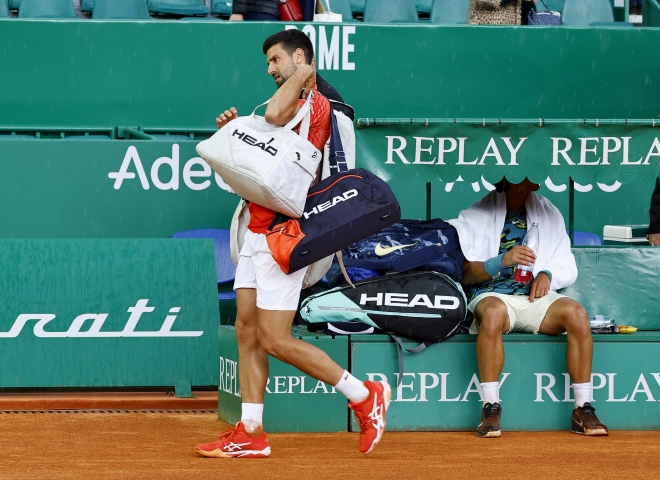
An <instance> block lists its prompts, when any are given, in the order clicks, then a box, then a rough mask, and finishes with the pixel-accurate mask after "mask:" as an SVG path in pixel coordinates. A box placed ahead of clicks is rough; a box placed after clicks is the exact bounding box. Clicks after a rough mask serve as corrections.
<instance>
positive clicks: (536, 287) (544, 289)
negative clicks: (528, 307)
mask: <svg viewBox="0 0 660 480" xmlns="http://www.w3.org/2000/svg"><path fill="white" fill-rule="evenodd" d="M549 291H550V277H549V276H548V274H547V273H545V272H541V273H539V274H538V275H537V277H536V278H535V279H534V281H533V282H532V289H531V290H530V292H529V301H530V302H532V303H533V302H534V299H535V298H541V297H545V296H546V295H547V294H548V292H549Z"/></svg>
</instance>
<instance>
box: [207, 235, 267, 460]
mask: <svg viewBox="0 0 660 480" xmlns="http://www.w3.org/2000/svg"><path fill="white" fill-rule="evenodd" d="M250 240H251V238H250V237H249V236H246V241H245V244H244V247H243V249H242V250H241V257H240V259H239V262H238V267H237V269H236V280H235V282H234V289H235V290H236V323H235V331H236V340H237V343H238V379H239V384H240V386H241V398H242V404H241V421H240V422H239V423H238V424H237V425H236V427H234V428H230V429H228V430H225V431H224V432H222V433H221V434H220V436H219V437H218V440H216V441H214V442H211V443H205V444H200V445H197V447H196V449H195V451H196V452H197V453H198V454H199V455H202V456H205V457H225V458H226V457H239V458H241V457H242V458H263V457H267V456H268V455H270V446H269V445H268V437H267V435H266V434H265V433H264V432H263V428H262V417H263V410H264V391H265V389H266V382H267V381H268V355H267V354H266V353H265V352H264V351H263V349H262V348H261V346H260V345H259V341H258V339H257V326H258V323H257V290H256V288H257V281H256V270H255V265H254V261H253V258H252V254H253V251H252V247H251V242H250Z"/></svg>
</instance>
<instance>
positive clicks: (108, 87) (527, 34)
mask: <svg viewBox="0 0 660 480" xmlns="http://www.w3.org/2000/svg"><path fill="white" fill-rule="evenodd" d="M284 27H285V25H283V24H281V23H260V22H253V23H251V22H245V23H239V22H236V23H228V22H182V21H172V22H169V21H159V22H96V21H84V22H81V21H76V22H72V21H29V22H28V21H18V20H13V19H11V20H4V21H0V45H2V47H1V49H0V71H2V72H11V74H10V75H9V74H5V75H2V76H0V105H2V109H0V126H12V125H13V126H34V125H44V126H47V125H50V126H60V127H65V126H80V127H94V126H97V127H105V126H115V125H145V126H151V127H185V128H199V127H213V119H214V118H215V117H216V116H217V114H218V112H219V111H220V109H224V108H226V107H228V106H230V105H235V106H236V107H238V110H239V112H240V113H243V114H246V113H248V112H249V111H251V110H252V108H254V106H255V105H257V104H258V103H260V102H262V101H264V100H265V99H267V98H268V97H270V96H271V95H272V93H273V91H274V90H275V85H274V82H273V80H272V79H271V78H270V77H269V76H268V75H267V73H266V62H265V57H264V55H263V53H262V52H261V45H262V42H263V40H264V39H265V38H266V37H267V36H268V35H270V34H272V33H275V32H277V31H278V30H279V29H281V28H284ZM299 27H300V28H302V27H303V25H299ZM304 28H305V29H306V31H307V32H308V33H309V34H310V35H311V36H312V37H313V39H314V43H315V45H316V48H317V57H318V67H319V73H321V74H322V75H323V76H325V77H326V78H327V80H329V81H330V82H331V83H332V84H333V85H334V86H335V87H336V88H337V89H338V90H339V92H340V93H341V94H342V95H343V96H344V97H345V99H346V101H347V102H349V103H351V104H353V105H354V106H355V107H356V111H357V115H358V116H361V117H365V116H373V117H436V118H459V117H460V118H481V117H491V118H539V117H542V118H580V119H581V118H585V117H588V118H621V119H623V118H654V117H657V115H658V111H660V70H659V69H658V63H657V53H658V51H660V48H659V47H660V31H657V30H655V29H643V28H581V27H580V28H579V27H574V28H573V27H566V28H556V27H549V28H544V27H534V28H526V27H485V26H484V27H475V26H430V25H428V26H409V25H408V26H407V25H401V26H397V25H386V26H378V25H375V26H374V25H354V24H351V25H319V24H314V25H307V26H305V27H304Z"/></svg>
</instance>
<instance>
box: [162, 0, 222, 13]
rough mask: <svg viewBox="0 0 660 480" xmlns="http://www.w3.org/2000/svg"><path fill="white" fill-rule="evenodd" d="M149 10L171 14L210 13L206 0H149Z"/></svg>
mask: <svg viewBox="0 0 660 480" xmlns="http://www.w3.org/2000/svg"><path fill="white" fill-rule="evenodd" d="M149 11H150V12H152V13H168V14H170V15H208V13H209V8H208V7H207V6H206V4H205V2H204V0H149Z"/></svg>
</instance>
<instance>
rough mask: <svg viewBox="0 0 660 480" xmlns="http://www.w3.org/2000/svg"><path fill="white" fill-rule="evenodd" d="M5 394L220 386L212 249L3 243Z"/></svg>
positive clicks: (1, 377)
mask: <svg viewBox="0 0 660 480" xmlns="http://www.w3.org/2000/svg"><path fill="white" fill-rule="evenodd" d="M0 265H1V266H2V268H0V290H1V291H2V292H3V301H2V304H1V305H0V361H1V364H2V368H0V386H1V387H2V388H28V387H29V388H34V387H51V388H52V387H78V388H80V387H135V386H141V387H144V386H165V387H175V386H176V390H177V393H178V394H181V392H180V391H179V390H180V389H181V388H183V390H184V392H183V393H184V394H185V390H186V388H185V386H187V390H188V394H189V391H190V386H191V385H197V386H209V385H217V382H218V369H217V362H216V361H215V360H214V359H215V358H217V355H218V353H217V352H218V347H217V328H218V324H219V321H218V301H217V289H216V284H215V264H214V256H213V242H212V241H211V240H178V239H68V240H66V239H56V240H51V239H0Z"/></svg>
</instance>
